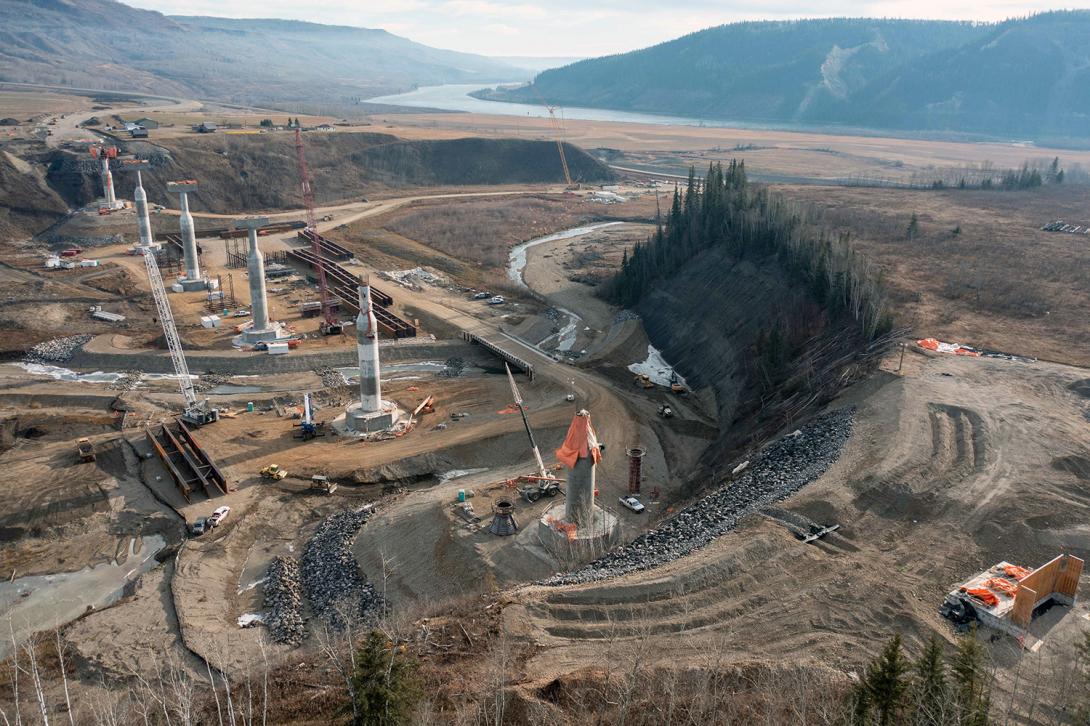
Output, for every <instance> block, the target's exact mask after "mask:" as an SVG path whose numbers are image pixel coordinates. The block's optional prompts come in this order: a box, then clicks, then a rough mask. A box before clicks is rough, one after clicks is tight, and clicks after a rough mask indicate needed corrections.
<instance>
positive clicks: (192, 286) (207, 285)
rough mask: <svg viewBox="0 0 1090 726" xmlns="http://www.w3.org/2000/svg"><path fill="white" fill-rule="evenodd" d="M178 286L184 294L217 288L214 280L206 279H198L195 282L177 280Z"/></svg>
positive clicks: (182, 279) (185, 278)
mask: <svg viewBox="0 0 1090 726" xmlns="http://www.w3.org/2000/svg"><path fill="white" fill-rule="evenodd" d="M178 284H179V285H181V286H182V290H184V291H185V292H195V291H197V290H215V289H216V288H217V287H218V285H217V284H216V281H215V280H210V279H208V278H207V277H199V278H197V279H196V280H190V279H189V278H187V277H183V278H181V279H179V280H178Z"/></svg>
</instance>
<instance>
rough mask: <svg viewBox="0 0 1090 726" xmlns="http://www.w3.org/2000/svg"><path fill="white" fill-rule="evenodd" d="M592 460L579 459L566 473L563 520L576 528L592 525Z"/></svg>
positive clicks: (587, 458)
mask: <svg viewBox="0 0 1090 726" xmlns="http://www.w3.org/2000/svg"><path fill="white" fill-rule="evenodd" d="M594 484H595V482H594V460H593V459H591V458H590V457H586V458H579V459H577V460H576V462H575V466H573V467H572V468H571V469H570V470H569V472H568V487H567V491H565V492H564V504H565V509H564V519H565V520H567V521H568V522H571V523H572V524H574V525H575V526H576V527H579V528H583V527H589V526H591V525H592V524H593V523H594Z"/></svg>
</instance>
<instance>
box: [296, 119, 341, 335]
mask: <svg viewBox="0 0 1090 726" xmlns="http://www.w3.org/2000/svg"><path fill="white" fill-rule="evenodd" d="M295 155H296V157H297V158H298V161H299V180H300V183H301V184H302V188H303V206H304V207H306V209H307V226H306V228H305V229H304V230H303V235H304V236H305V237H307V238H309V239H310V245H311V250H312V251H313V252H314V259H315V262H314V270H315V271H316V272H317V273H318V297H319V299H320V300H321V302H322V322H321V323H319V326H318V328H319V330H320V331H321V332H322V334H323V335H340V333H341V330H342V326H341V323H340V321H339V320H337V318H336V316H334V314H333V301H332V300H331V299H330V296H329V283H328V282H326V277H325V264H324V263H323V261H322V238H321V236H319V234H318V218H317V217H316V216H315V214H314V192H313V190H312V189H311V187H310V171H309V170H308V169H307V155H306V152H305V151H304V150H303V135H302V133H300V131H299V129H298V128H296V129H295Z"/></svg>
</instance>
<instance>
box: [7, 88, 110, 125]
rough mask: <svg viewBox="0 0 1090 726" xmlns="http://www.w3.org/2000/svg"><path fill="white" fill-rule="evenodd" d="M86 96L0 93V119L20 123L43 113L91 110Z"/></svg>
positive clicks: (32, 92) (20, 92)
mask: <svg viewBox="0 0 1090 726" xmlns="http://www.w3.org/2000/svg"><path fill="white" fill-rule="evenodd" d="M92 104H93V101H92V100H91V99H90V98H87V97H86V96H69V95H67V94H62V93H49V92H45V91H42V92H38V91H0V118H6V117H8V116H11V117H12V118H17V119H19V120H20V121H26V120H27V119H29V118H31V117H34V116H37V115H39V114H44V113H68V112H71V111H80V110H83V109H88V108H91V105H92Z"/></svg>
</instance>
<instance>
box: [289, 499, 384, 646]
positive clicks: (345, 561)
mask: <svg viewBox="0 0 1090 726" xmlns="http://www.w3.org/2000/svg"><path fill="white" fill-rule="evenodd" d="M370 518H371V509H370V508H369V507H365V508H363V509H360V510H356V511H351V510H349V511H345V512H337V513H335V514H331V515H329V516H328V517H326V518H325V519H324V520H323V521H322V523H321V524H319V525H318V529H317V530H316V531H315V532H314V536H312V537H311V538H310V541H309V542H307V545H306V548H305V549H304V550H303V561H302V572H303V591H304V592H305V593H306V596H307V600H308V601H310V607H311V609H312V610H313V611H314V612H315V613H316V614H317V615H318V616H319V617H321V618H323V619H324V620H327V621H328V622H329V623H331V624H332V625H333V626H334V627H341V626H342V625H343V620H342V615H343V616H347V617H354V616H359V617H361V618H362V617H366V616H367V615H369V614H370V613H371V611H373V610H375V609H376V607H377V606H378V605H379V604H380V602H381V599H382V598H381V597H380V596H379V595H378V594H377V593H376V592H375V588H374V587H372V586H371V585H370V584H369V583H368V582H367V581H366V580H365V579H363V575H362V574H361V573H360V568H359V565H357V564H356V559H355V557H353V556H352V542H354V541H355V539H356V534H357V533H359V531H360V527H362V526H363V525H364V523H365V522H366V521H367V520H368V519H370Z"/></svg>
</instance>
